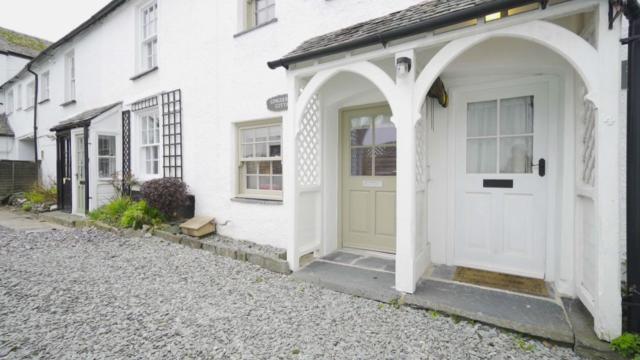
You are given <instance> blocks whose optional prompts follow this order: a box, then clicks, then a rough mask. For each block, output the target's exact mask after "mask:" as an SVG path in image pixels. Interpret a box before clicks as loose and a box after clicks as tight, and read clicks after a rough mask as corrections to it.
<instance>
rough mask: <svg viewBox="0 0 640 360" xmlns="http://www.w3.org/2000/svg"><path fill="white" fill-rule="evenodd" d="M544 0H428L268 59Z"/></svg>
mask: <svg viewBox="0 0 640 360" xmlns="http://www.w3.org/2000/svg"><path fill="white" fill-rule="evenodd" d="M531 3H542V4H545V3H546V1H544V0H429V1H425V2H422V3H420V4H417V5H414V6H411V7H408V8H406V9H404V10H400V11H397V12H394V13H391V14H388V15H385V16H382V17H378V18H374V19H371V20H368V21H364V22H361V23H358V24H355V25H352V26H349V27H346V28H343V29H340V30H337V31H334V32H330V33H328V34H324V35H320V36H316V37H314V38H311V39H309V40H307V41H305V42H303V43H302V44H300V45H299V46H298V47H297V48H296V49H294V50H293V51H291V52H290V53H288V54H286V55H285V56H284V57H282V58H281V59H278V60H274V61H270V62H268V63H267V64H268V66H269V67H270V68H271V69H276V68H278V67H280V66H282V67H285V68H288V67H289V65H291V64H294V63H298V62H302V61H306V60H311V59H314V58H318V57H322V56H327V55H332V54H337V53H340V52H345V51H351V50H355V49H358V48H363V47H367V46H372V45H376V44H380V45H382V46H385V45H386V44H387V43H388V42H389V41H393V40H397V39H400V38H403V37H407V36H412V35H416V34H420V33H424V32H429V31H433V30H436V29H439V28H443V27H446V26H450V25H454V24H458V23H462V22H464V21H468V20H473V19H477V18H479V17H482V16H485V15H489V14H492V13H495V12H498V11H501V10H504V9H508V8H513V7H518V6H523V5H527V4H531Z"/></svg>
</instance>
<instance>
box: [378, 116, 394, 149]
mask: <svg viewBox="0 0 640 360" xmlns="http://www.w3.org/2000/svg"><path fill="white" fill-rule="evenodd" d="M375 127H376V134H375V137H376V139H375V144H376V145H384V144H388V145H393V144H395V143H396V127H395V126H394V125H393V123H392V122H391V118H390V117H389V116H387V115H378V116H376V119H375Z"/></svg>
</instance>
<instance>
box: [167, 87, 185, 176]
mask: <svg viewBox="0 0 640 360" xmlns="http://www.w3.org/2000/svg"><path fill="white" fill-rule="evenodd" d="M162 147H163V153H162V158H163V164H162V168H163V176H164V177H173V178H178V179H182V92H181V91H180V89H178V90H174V91H169V92H166V93H163V94H162Z"/></svg>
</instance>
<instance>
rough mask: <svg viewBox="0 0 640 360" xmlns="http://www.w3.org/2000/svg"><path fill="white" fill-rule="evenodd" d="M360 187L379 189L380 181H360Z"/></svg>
mask: <svg viewBox="0 0 640 360" xmlns="http://www.w3.org/2000/svg"><path fill="white" fill-rule="evenodd" d="M362 186H364V187H368V188H381V187H382V180H362Z"/></svg>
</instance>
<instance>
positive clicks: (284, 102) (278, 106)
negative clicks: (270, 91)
mask: <svg viewBox="0 0 640 360" xmlns="http://www.w3.org/2000/svg"><path fill="white" fill-rule="evenodd" d="M267 109H269V110H271V111H287V109H289V96H288V95H287V94H282V95H278V96H274V97H272V98H271V99H269V100H267Z"/></svg>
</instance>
